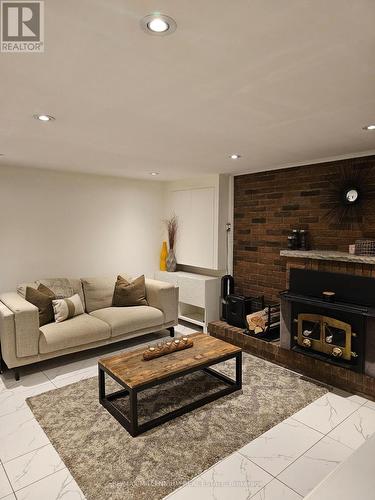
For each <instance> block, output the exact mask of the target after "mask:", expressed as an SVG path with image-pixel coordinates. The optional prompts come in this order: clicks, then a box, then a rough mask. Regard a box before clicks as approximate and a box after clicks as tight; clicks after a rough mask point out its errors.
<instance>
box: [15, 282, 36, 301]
mask: <svg viewBox="0 0 375 500" xmlns="http://www.w3.org/2000/svg"><path fill="white" fill-rule="evenodd" d="M26 288H35V290H36V289H37V288H38V285H37V284H36V283H35V281H31V282H29V283H20V284H19V285H17V293H18V295H21V297H23V298H25V297H26Z"/></svg>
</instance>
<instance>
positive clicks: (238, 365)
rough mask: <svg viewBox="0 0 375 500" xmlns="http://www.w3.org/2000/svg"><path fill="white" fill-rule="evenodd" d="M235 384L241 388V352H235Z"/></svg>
mask: <svg viewBox="0 0 375 500" xmlns="http://www.w3.org/2000/svg"><path fill="white" fill-rule="evenodd" d="M236 385H237V387H238V388H239V389H242V352H238V353H237V354H236Z"/></svg>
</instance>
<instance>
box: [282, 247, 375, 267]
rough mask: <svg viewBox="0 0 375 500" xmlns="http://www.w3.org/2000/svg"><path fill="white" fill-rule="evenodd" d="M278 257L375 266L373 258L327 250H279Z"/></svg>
mask: <svg viewBox="0 0 375 500" xmlns="http://www.w3.org/2000/svg"><path fill="white" fill-rule="evenodd" d="M280 256H281V257H291V258H300V259H313V260H327V261H336V262H353V263H357V264H370V265H374V266H375V257H370V256H363V255H352V254H350V253H345V252H333V251H329V250H281V251H280Z"/></svg>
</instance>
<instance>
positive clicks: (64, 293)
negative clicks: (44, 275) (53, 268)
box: [36, 278, 74, 299]
mask: <svg viewBox="0 0 375 500" xmlns="http://www.w3.org/2000/svg"><path fill="white" fill-rule="evenodd" d="M36 284H37V285H40V284H42V285H44V286H46V287H48V288H49V289H50V290H52V291H53V293H54V294H55V295H56V298H57V299H65V298H66V297H71V296H72V295H73V293H74V292H73V287H72V285H71V283H70V281H69V280H68V278H49V279H42V280H37V281H36Z"/></svg>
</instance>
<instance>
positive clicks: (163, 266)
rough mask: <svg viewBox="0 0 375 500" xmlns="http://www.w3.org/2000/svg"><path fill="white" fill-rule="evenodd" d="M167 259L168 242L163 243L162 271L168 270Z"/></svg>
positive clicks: (161, 253) (161, 255)
mask: <svg viewBox="0 0 375 500" xmlns="http://www.w3.org/2000/svg"><path fill="white" fill-rule="evenodd" d="M167 257H168V248H167V242H166V241H163V245H162V247H161V252H160V271H166V270H167Z"/></svg>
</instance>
